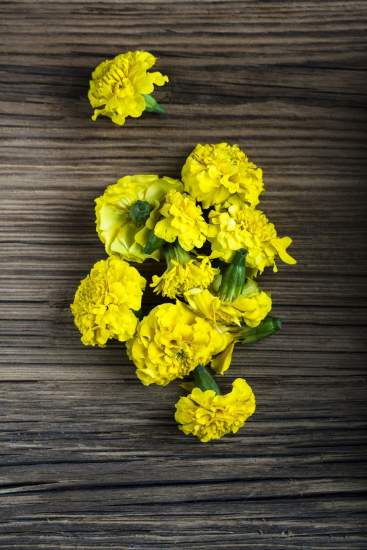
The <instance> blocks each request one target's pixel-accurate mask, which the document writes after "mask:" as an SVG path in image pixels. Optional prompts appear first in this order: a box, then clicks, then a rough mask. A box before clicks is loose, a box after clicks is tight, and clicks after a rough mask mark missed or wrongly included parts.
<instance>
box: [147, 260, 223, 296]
mask: <svg viewBox="0 0 367 550" xmlns="http://www.w3.org/2000/svg"><path fill="white" fill-rule="evenodd" d="M218 271H219V270H218V269H216V268H215V267H213V266H212V264H211V263H210V259H209V258H208V257H206V256H205V257H201V258H192V259H190V260H188V261H187V262H186V263H181V262H179V261H178V260H172V261H171V262H170V266H169V267H167V269H166V271H165V272H164V273H163V275H161V276H160V277H158V275H153V282H152V284H151V285H150V286H151V287H153V288H154V292H156V293H157V294H162V296H167V297H168V298H176V297H177V296H180V295H183V294H184V293H185V292H186V291H187V290H190V289H191V288H199V289H200V288H207V287H208V286H209V285H210V284H211V283H212V282H213V279H214V277H215V276H216V275H217V273H218Z"/></svg>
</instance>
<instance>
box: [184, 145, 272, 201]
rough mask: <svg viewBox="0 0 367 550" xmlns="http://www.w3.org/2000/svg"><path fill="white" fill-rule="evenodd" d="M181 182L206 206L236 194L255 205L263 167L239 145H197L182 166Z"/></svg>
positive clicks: (257, 199) (259, 191) (260, 189)
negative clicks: (249, 157)
mask: <svg viewBox="0 0 367 550" xmlns="http://www.w3.org/2000/svg"><path fill="white" fill-rule="evenodd" d="M182 181H183V182H184V187H185V191H187V193H190V195H191V196H192V197H194V198H195V199H196V200H199V201H201V202H202V203H203V206H204V208H209V206H212V205H214V204H219V203H222V202H223V201H225V200H226V199H228V197H229V196H230V195H234V194H237V195H238V196H239V197H240V198H241V199H242V200H243V201H246V202H247V203H249V204H250V205H251V206H256V205H257V204H258V202H259V195H260V193H261V192H262V191H263V189H264V187H263V178H262V170H261V168H257V166H256V165H255V164H254V163H253V162H251V161H250V160H249V159H248V157H247V156H246V155H245V153H244V152H243V151H241V149H240V148H239V147H238V145H229V144H228V143H217V144H215V145H201V144H198V145H197V146H196V147H195V149H194V150H193V151H192V153H191V154H190V155H189V157H188V158H187V160H186V162H185V164H184V166H183V168H182Z"/></svg>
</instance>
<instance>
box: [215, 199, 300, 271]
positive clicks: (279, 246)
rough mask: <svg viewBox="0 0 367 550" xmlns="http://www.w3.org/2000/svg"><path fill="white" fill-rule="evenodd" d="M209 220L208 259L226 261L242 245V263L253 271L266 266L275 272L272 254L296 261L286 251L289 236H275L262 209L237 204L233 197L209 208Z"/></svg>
mask: <svg viewBox="0 0 367 550" xmlns="http://www.w3.org/2000/svg"><path fill="white" fill-rule="evenodd" d="M209 219H210V224H209V234H208V239H209V240H210V242H211V244H212V258H221V259H222V260H225V261H226V262H228V261H230V260H231V259H232V257H233V252H235V251H236V250H239V249H242V248H245V249H246V251H247V256H246V264H247V266H248V267H250V268H252V269H253V270H254V272H255V273H257V272H259V273H262V272H263V271H264V269H265V267H267V266H272V267H273V271H277V266H276V263H275V258H276V256H279V258H280V259H281V260H283V262H284V263H287V264H295V263H296V260H295V259H294V258H292V256H290V255H289V254H288V253H287V248H288V246H289V245H290V244H291V243H292V239H291V238H290V237H278V234H277V232H276V229H275V227H274V224H272V223H270V222H269V220H268V218H267V217H266V216H265V214H264V213H263V212H261V211H260V210H256V209H254V208H251V207H250V206H247V205H245V204H243V203H241V201H239V200H238V199H237V198H233V199H231V200H228V201H227V202H226V203H224V204H222V205H219V206H217V207H216V208H215V209H214V210H211V211H210V213H209Z"/></svg>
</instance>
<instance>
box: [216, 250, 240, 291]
mask: <svg viewBox="0 0 367 550" xmlns="http://www.w3.org/2000/svg"><path fill="white" fill-rule="evenodd" d="M246 254H247V252H246V250H245V249H244V248H241V250H237V252H235V253H234V257H233V260H232V262H231V263H230V264H229V265H228V266H227V267H226V268H225V270H224V272H223V274H222V281H221V284H220V287H219V291H218V296H219V298H220V299H221V300H223V301H224V302H233V300H235V299H236V298H238V296H239V295H240V294H241V293H242V290H243V286H244V284H245V280H246Z"/></svg>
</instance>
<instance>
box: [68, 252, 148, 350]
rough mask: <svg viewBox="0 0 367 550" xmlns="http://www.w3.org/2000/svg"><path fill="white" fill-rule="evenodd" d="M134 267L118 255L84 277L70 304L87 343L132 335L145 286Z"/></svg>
mask: <svg viewBox="0 0 367 550" xmlns="http://www.w3.org/2000/svg"><path fill="white" fill-rule="evenodd" d="M145 283H146V281H145V279H144V277H142V276H141V275H140V274H139V272H138V271H137V270H136V269H135V267H132V266H130V265H129V264H128V263H127V262H124V261H123V260H121V259H120V258H118V257H116V256H111V257H110V258H107V259H106V260H100V261H99V262H97V263H95V264H94V266H93V267H92V269H91V271H90V273H89V275H87V277H85V278H84V279H83V280H82V281H81V283H80V285H79V287H78V289H77V291H76V293H75V297H74V302H73V303H72V304H71V306H70V307H71V311H72V314H73V315H74V322H75V325H76V326H77V328H78V329H79V331H80V333H81V335H82V337H81V340H82V342H83V344H85V345H86V346H96V345H97V346H104V345H105V344H106V342H107V340H109V339H110V338H116V339H117V340H119V341H120V342H125V341H126V340H128V339H130V338H132V337H133V336H134V333H135V329H136V325H137V318H136V315H135V314H134V312H133V311H132V310H135V311H138V310H139V309H140V307H141V299H142V294H143V290H144V288H145Z"/></svg>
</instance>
